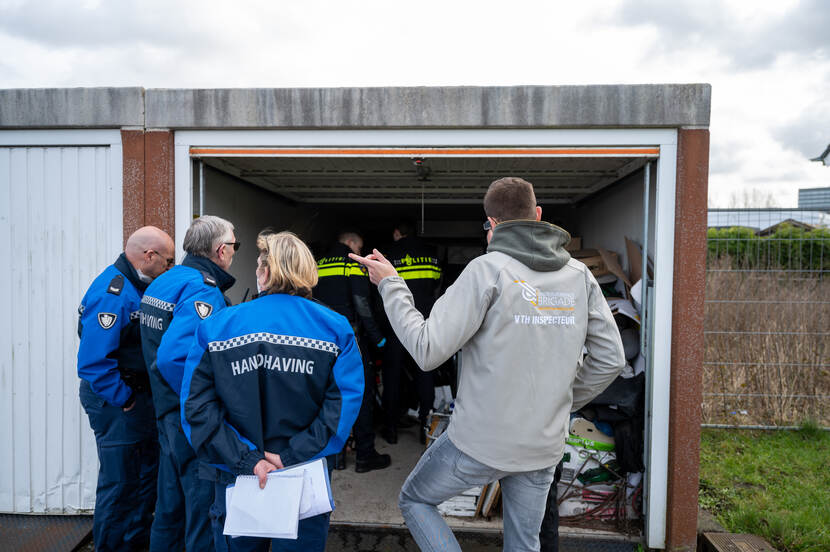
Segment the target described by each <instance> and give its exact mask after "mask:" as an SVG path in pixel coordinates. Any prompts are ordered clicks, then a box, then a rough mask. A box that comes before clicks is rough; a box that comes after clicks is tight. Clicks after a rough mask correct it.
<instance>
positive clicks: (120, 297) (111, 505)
mask: <svg viewBox="0 0 830 552" xmlns="http://www.w3.org/2000/svg"><path fill="white" fill-rule="evenodd" d="M173 251H174V245H173V240H172V239H170V236H168V235H167V234H166V233H165V232H163V231H162V230H159V229H158V228H156V227H154V226H145V227H143V228H139V229H138V230H136V231H135V232H134V233H133V234H132V235H131V236H130V237H129V238H128V239H127V243H126V246H125V247H124V252H123V253H122V254H121V255H120V256H119V257H118V259H117V260H116V261H115V263H114V264H112V265H110V266H109V267H107V268H106V269H105V270H104V271H103V272H102V273H101V274H100V275H99V276H98V277H97V278H96V279H95V280H94V281H93V282H92V285H90V287H89V289H88V290H87V292H86V294H85V295H84V298H83V300H82V301H81V305H80V307H78V314H79V320H78V336H79V337H80V339H81V341H80V346H79V347H78V376H79V377H80V378H81V385H80V399H81V404H82V405H83V407H84V410H85V411H86V413H87V416H89V425H90V426H91V427H92V430H93V431H94V432H95V441H96V444H97V446H98V461H99V464H100V468H99V470H98V488H97V490H96V494H95V516H94V520H93V528H92V532H93V539H94V540H95V549H96V550H103V551H107V550H137V549H141V548H142V547H146V546H147V542H148V540H149V537H150V523H151V522H152V519H153V505H154V503H155V500H156V471H157V467H158V442H157V440H156V428H155V424H154V423H153V402H152V398H151V397H150V384H149V381H148V377H147V370H146V367H145V365H144V358H143V356H142V352H141V341H140V333H139V328H138V325H139V322H138V318H139V308H140V302H141V297H142V295H143V293H144V290H145V289H146V288H147V284H148V283H149V282H151V281H152V280H153V279H154V278H156V277H157V276H159V275H160V274H162V273H164V272H165V271H166V270H167V269H168V268H169V267H170V265H171V264H172V260H173Z"/></svg>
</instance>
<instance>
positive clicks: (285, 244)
mask: <svg viewBox="0 0 830 552" xmlns="http://www.w3.org/2000/svg"><path fill="white" fill-rule="evenodd" d="M256 244H257V248H258V249H259V259H258V264H259V266H260V267H263V268H265V267H267V268H268V281H267V282H266V283H265V289H264V291H267V292H268V293H287V294H289V295H299V296H301V297H305V298H306V299H311V289H312V288H313V287H314V286H316V285H317V263H316V262H315V261H314V256H313V255H312V254H311V251H309V249H308V246H306V244H305V243H303V240H301V239H300V238H298V237H297V235H296V234H294V233H292V232H278V233H275V234H274V233H271V234H269V233H264V232H263V233H260V235H259V236H258V237H257V242H256Z"/></svg>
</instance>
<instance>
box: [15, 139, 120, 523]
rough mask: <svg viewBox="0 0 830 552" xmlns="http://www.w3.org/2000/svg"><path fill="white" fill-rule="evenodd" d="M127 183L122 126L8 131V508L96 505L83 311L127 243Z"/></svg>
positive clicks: (44, 509) (53, 509)
mask: <svg viewBox="0 0 830 552" xmlns="http://www.w3.org/2000/svg"><path fill="white" fill-rule="evenodd" d="M15 142H17V143H18V144H20V145H17V144H16V143H15ZM49 142H58V143H59V144H68V145H46V144H48V143H49ZM101 142H104V143H105V144H106V145H83V146H80V145H73V143H74V144H77V143H85V144H90V143H92V144H95V143H101ZM30 144H32V145H30ZM121 190H122V176H121V144H120V136H119V134H118V132H117V131H114V132H111V131H107V132H100V131H99V132H90V131H73V132H70V131H65V132H57V133H54V132H52V133H48V132H17V133H16V132H2V133H0V248H2V250H3V251H4V252H5V258H6V261H5V263H4V264H5V266H4V267H2V270H0V303H2V305H3V307H4V308H5V309H6V314H5V315H4V316H2V317H0V443H2V446H0V466H2V469H0V511H2V512H16V513H28V512H53V513H60V512H66V513H71V512H75V511H78V510H87V509H91V508H93V507H94V503H95V486H96V479H97V465H98V464H97V454H96V450H95V439H94V437H93V435H92V431H91V430H90V428H89V423H88V421H87V417H86V415H85V414H84V412H83V410H82V408H81V406H80V402H79V400H78V382H79V380H78V376H77V371H76V361H75V359H76V354H77V350H78V338H77V333H76V331H77V308H78V303H79V302H80V299H81V297H82V295H83V293H84V291H85V289H86V287H87V286H88V285H89V284H90V282H91V281H92V279H93V278H94V277H95V276H96V275H97V274H98V272H100V270H101V269H102V268H103V267H105V266H106V265H108V264H110V263H112V262H113V260H114V259H115V257H116V256H117V254H118V252H119V251H120V250H121V236H122V226H123V221H122V218H123V217H122V195H121V193H122V192H121Z"/></svg>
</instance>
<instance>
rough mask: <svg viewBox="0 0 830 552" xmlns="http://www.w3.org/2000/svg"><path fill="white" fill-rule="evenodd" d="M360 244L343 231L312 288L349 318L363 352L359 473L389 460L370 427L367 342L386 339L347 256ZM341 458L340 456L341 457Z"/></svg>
mask: <svg viewBox="0 0 830 552" xmlns="http://www.w3.org/2000/svg"><path fill="white" fill-rule="evenodd" d="M362 248H363V238H361V237H360V235H359V234H358V233H356V232H350V231H347V232H342V233H341V234H340V235H339V236H338V239H337V243H336V244H334V245H333V246H332V247H331V248H330V249H329V250H328V251H327V252H326V254H325V255H324V256H323V257H322V258H320V259H319V260H318V261H317V276H318V277H319V281H318V283H317V287H315V288H314V298H315V299H317V300H318V301H320V302H321V303H323V304H324V305H327V306H328V307H330V308H331V309H333V310H334V311H336V312H338V313H340V314H342V315H343V316H345V317H346V319H348V321H349V323H350V324H351V325H352V328H353V329H354V333H355V335H356V336H357V340H358V344H359V346H360V350H361V352H362V356H363V369H364V379H365V380H366V390H365V392H364V394H363V404H362V405H361V407H360V414H359V415H358V418H357V422H356V423H355V425H354V440H355V457H356V460H355V471H357V472H358V473H363V472H367V471H370V470H378V469H383V468H386V467H388V466H389V464H390V463H391V458H390V457H389V455H388V454H379V453H378V452H377V451H376V450H375V432H374V429H373V427H372V426H373V420H372V418H373V409H374V403H375V400H374V399H375V374H374V369H373V366H372V364H371V360H370V358H369V351H368V344H369V343H371V344H372V345H374V346H376V347H378V348H382V347H383V346H384V345H385V344H386V339H385V338H384V337H383V334H382V333H381V331H380V329H379V328H378V325H377V324H376V323H375V319H374V317H373V316H372V309H371V308H370V306H369V278H368V277H367V276H366V270H365V269H364V268H363V267H362V266H361V265H360V264H359V263H356V262H355V261H353V260H351V259H349V257H348V254H349V253H355V254H356V255H360V250H361V249H362ZM343 458H344V457H342V456H341V457H340V460H343ZM338 467H345V465H344V464H341V466H338Z"/></svg>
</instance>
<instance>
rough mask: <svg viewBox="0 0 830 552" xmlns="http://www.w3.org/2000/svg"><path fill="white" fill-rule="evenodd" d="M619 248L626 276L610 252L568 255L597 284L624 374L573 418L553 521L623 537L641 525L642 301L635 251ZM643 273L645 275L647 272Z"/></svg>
mask: <svg viewBox="0 0 830 552" xmlns="http://www.w3.org/2000/svg"><path fill="white" fill-rule="evenodd" d="M625 242H626V255H627V258H628V264H629V267H630V268H629V271H628V273H625V272H624V271H623V269H622V267H621V266H620V263H619V260H618V256H617V254H616V253H614V252H611V251H606V250H604V249H596V250H581V249H577V250H574V251H571V256H572V257H574V258H575V259H578V260H580V261H582V262H583V263H585V264H586V266H588V268H589V269H590V270H591V273H592V274H593V275H594V277H595V278H596V279H597V282H598V283H599V284H600V288H601V289H602V292H603V294H604V295H605V298H606V301H607V302H608V306H609V307H610V308H611V313H612V314H613V315H614V321H615V322H616V323H617V327H618V328H619V330H620V337H621V338H622V342H623V349H624V351H625V358H626V366H625V368H624V369H623V371H622V373H621V374H620V375H619V376H618V377H617V379H616V380H614V381H613V382H612V383H611V385H610V386H608V388H607V389H605V391H603V392H602V393H601V394H600V395H599V396H598V397H596V398H595V399H594V400H593V401H591V403H590V404H588V405H587V406H585V407H584V408H582V409H581V410H579V411H578V412H575V413H573V414H572V415H571V421H570V427H569V432H568V438H567V440H566V444H565V454H564V457H563V459H562V462H563V464H562V479H561V481H560V482H559V485H558V488H557V498H558V503H559V516H560V519H561V520H562V522H564V523H566V524H573V525H578V524H579V523H580V522H583V521H591V520H602V521H606V522H614V523H615V525H616V526H617V528H619V529H628V528H629V526H630V525H631V522H633V521H635V520H638V519H640V518H641V517H642V480H643V471H644V470H645V466H644V465H643V447H644V435H643V428H644V425H645V402H644V397H645V380H646V377H645V370H646V359H645V357H644V355H643V351H642V348H641V346H640V323H641V308H642V306H641V304H640V302H641V301H640V297H641V290H642V288H641V286H642V285H644V284H643V283H642V253H641V250H640V248H639V246H638V245H637V244H636V243H634V242H633V241H632V240H630V239H628V238H626V239H625ZM647 270H648V272H649V274H650V272H651V270H650V267H648V268H647Z"/></svg>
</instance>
